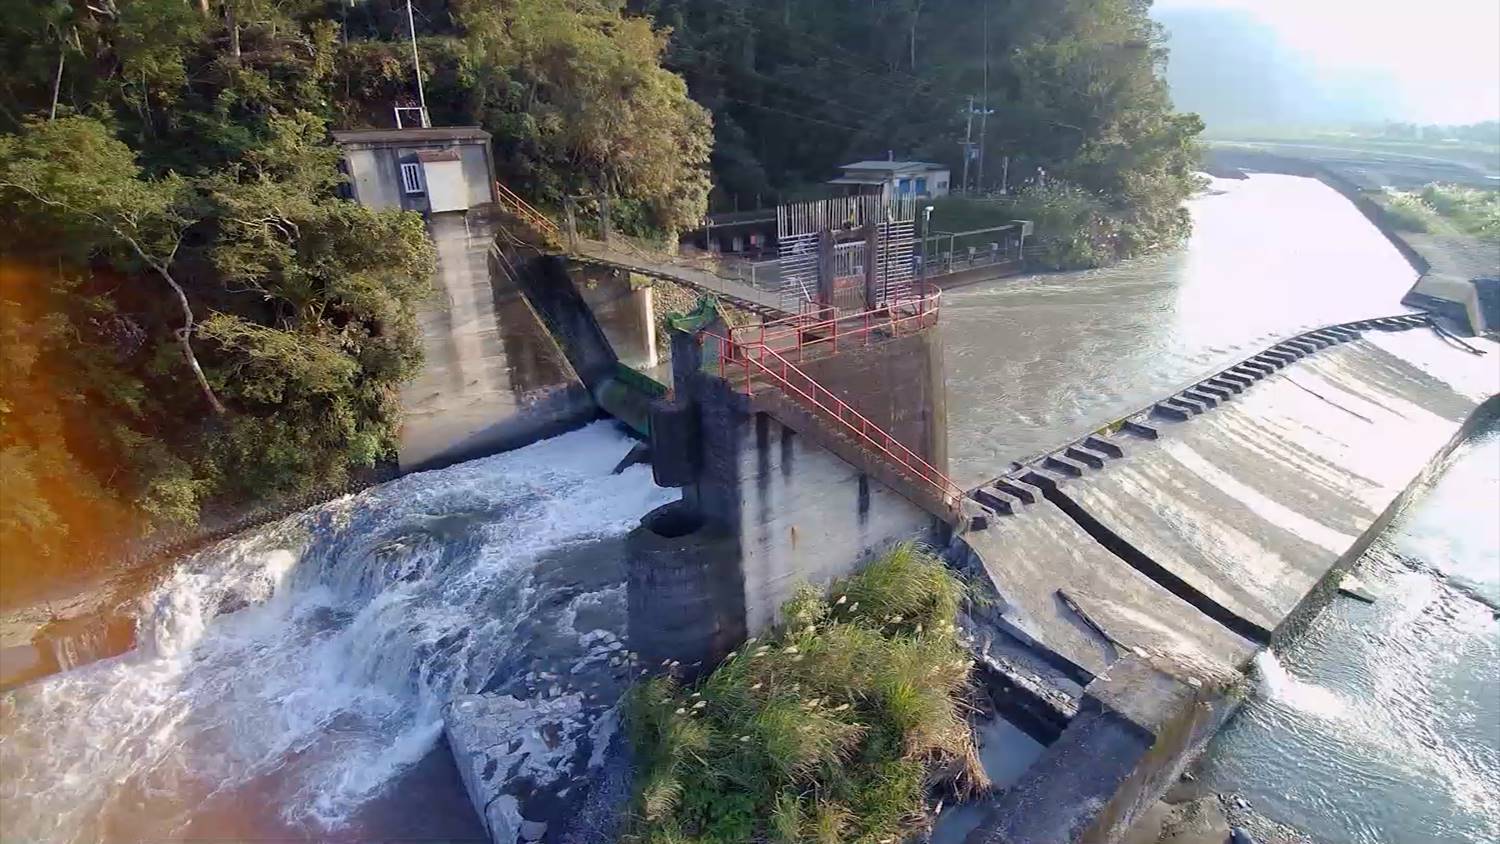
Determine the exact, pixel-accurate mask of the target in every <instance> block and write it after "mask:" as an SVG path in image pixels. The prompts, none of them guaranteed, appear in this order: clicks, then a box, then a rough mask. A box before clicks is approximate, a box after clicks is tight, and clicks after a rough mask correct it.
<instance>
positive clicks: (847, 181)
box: [828, 173, 886, 185]
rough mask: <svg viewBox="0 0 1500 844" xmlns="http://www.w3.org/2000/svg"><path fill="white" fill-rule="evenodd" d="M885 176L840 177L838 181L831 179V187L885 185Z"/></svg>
mask: <svg viewBox="0 0 1500 844" xmlns="http://www.w3.org/2000/svg"><path fill="white" fill-rule="evenodd" d="M885 178H886V177H885V176H883V175H876V174H874V173H871V174H869V175H867V176H840V177H838V178H837V179H829V180H828V184H830V185H883V184H885Z"/></svg>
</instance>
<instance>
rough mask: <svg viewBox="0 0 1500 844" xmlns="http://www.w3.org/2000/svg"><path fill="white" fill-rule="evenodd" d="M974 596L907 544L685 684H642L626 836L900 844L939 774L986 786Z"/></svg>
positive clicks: (791, 611)
mask: <svg viewBox="0 0 1500 844" xmlns="http://www.w3.org/2000/svg"><path fill="white" fill-rule="evenodd" d="M963 599H964V590H963V587H962V585H961V584H960V583H959V582H958V580H957V579H956V578H954V576H953V575H952V574H951V573H950V572H949V571H948V570H947V569H946V568H945V567H944V566H943V564H942V562H941V561H940V560H938V559H936V558H935V557H934V556H933V555H932V554H930V553H929V552H927V551H925V550H924V549H921V548H919V547H918V546H916V545H913V544H903V545H898V546H896V547H894V548H892V549H890V550H889V551H888V552H887V553H885V554H883V555H882V556H880V557H879V558H877V559H875V560H874V561H872V562H871V563H870V564H869V565H868V566H866V567H865V568H864V569H863V570H862V571H860V572H859V573H858V574H855V575H853V576H851V577H849V578H846V579H844V580H841V581H839V582H837V583H835V584H834V585H833V587H832V588H831V589H830V590H829V592H828V593H827V594H826V595H824V594H821V593H819V592H817V591H815V590H812V589H804V590H801V591H800V592H799V593H798V594H797V595H796V596H795V597H794V598H793V599H792V600H790V601H788V602H787V603H786V604H785V605H784V606H783V607H782V616H781V617H782V624H781V626H780V627H778V628H776V629H775V630H773V631H771V633H770V634H769V635H768V636H765V637H762V638H760V639H752V640H750V641H747V642H746V643H744V644H743V645H741V647H740V648H739V649H738V650H736V651H735V652H734V653H733V654H732V655H731V656H730V657H729V658H728V659H726V660H725V661H724V662H723V663H722V664H720V665H719V666H718V667H717V668H716V669H715V670H714V671H713V673H712V674H710V675H708V676H707V677H706V678H703V679H702V680H700V681H699V682H698V683H697V684H696V685H694V686H689V687H683V686H680V685H678V684H677V683H676V682H675V681H674V680H672V679H671V678H657V679H653V680H650V681H647V682H645V683H643V684H641V685H640V686H638V687H637V688H636V689H635V690H634V692H633V693H632V695H631V698H630V707H629V720H630V728H631V733H632V737H633V740H634V742H635V747H636V752H637V760H638V762H639V768H638V774H637V782H636V806H635V817H634V820H633V822H632V832H631V836H630V840H634V841H641V842H663V843H665V842H673V841H702V842H720V843H721V844H729V842H740V841H747V842H748V841H770V842H782V844H822V842H846V841H854V842H870V844H874V843H875V842H882V841H887V840H899V839H901V838H904V837H906V836H907V835H908V834H909V833H911V832H912V831H913V830H915V829H916V828H917V827H918V826H919V825H920V824H921V823H922V822H923V820H924V814H923V803H922V801H923V798H924V795H925V794H926V792H927V790H928V789H929V787H931V786H933V785H937V784H943V785H946V786H948V787H952V788H954V789H956V790H959V791H973V790H977V789H982V788H986V787H988V782H987V780H986V779H985V776H984V772H983V769H982V768H980V766H979V764H978V757H977V754H976V752H975V749H974V739H973V734H972V731H971V729H970V727H969V724H968V722H967V721H966V720H965V718H964V716H963V712H962V709H961V707H962V703H961V701H962V698H963V696H964V693H965V692H966V690H967V689H968V682H969V660H968V657H967V655H966V653H965V651H964V650H963V648H962V646H961V645H960V644H959V642H958V638H957V630H956V627H955V625H954V618H955V615H956V614H957V611H958V608H959V606H960V604H961V602H962V601H963Z"/></svg>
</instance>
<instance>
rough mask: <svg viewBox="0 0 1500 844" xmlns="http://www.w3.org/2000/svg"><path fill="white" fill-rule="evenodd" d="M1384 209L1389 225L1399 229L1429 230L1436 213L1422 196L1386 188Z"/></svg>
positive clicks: (1409, 230)
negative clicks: (1389, 220)
mask: <svg viewBox="0 0 1500 844" xmlns="http://www.w3.org/2000/svg"><path fill="white" fill-rule="evenodd" d="M1385 211H1386V214H1388V215H1389V216H1390V218H1391V225H1393V226H1394V227H1395V228H1397V229H1399V230H1401V231H1408V232H1425V231H1431V230H1432V225H1433V221H1434V218H1435V217H1436V216H1437V213H1436V212H1435V211H1433V210H1432V208H1431V207H1429V206H1428V205H1427V203H1425V202H1423V201H1422V198H1421V197H1420V196H1418V195H1416V194H1414V193H1407V192H1405V191H1398V190H1391V189H1389V188H1388V189H1386V191H1385Z"/></svg>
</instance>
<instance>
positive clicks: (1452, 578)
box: [1200, 428, 1500, 844]
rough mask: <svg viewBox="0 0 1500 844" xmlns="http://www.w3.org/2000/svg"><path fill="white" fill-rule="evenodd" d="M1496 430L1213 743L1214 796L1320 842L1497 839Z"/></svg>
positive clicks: (1461, 457)
mask: <svg viewBox="0 0 1500 844" xmlns="http://www.w3.org/2000/svg"><path fill="white" fill-rule="evenodd" d="M1496 502H1500V429H1496V428H1492V429H1490V430H1489V431H1488V432H1487V433H1486V434H1484V435H1482V436H1480V437H1478V438H1476V439H1475V440H1473V441H1471V442H1470V443H1469V444H1468V445H1467V446H1466V447H1464V448H1463V449H1462V450H1460V452H1459V453H1458V454H1457V455H1456V456H1455V457H1454V459H1453V460H1452V461H1451V463H1450V464H1449V466H1448V468H1447V470H1446V472H1445V473H1444V474H1443V475H1442V477H1441V478H1440V479H1439V480H1438V482H1437V484H1436V485H1435V486H1434V487H1433V488H1432V489H1431V490H1430V491H1428V492H1427V494H1426V495H1425V496H1424V497H1422V498H1421V499H1420V500H1419V501H1418V502H1417V503H1416V504H1415V505H1414V506H1412V507H1411V508H1410V509H1408V510H1407V512H1405V513H1404V514H1403V515H1402V517H1401V518H1400V519H1399V520H1398V521H1397V522H1396V523H1395V524H1393V525H1392V527H1391V528H1390V529H1388V530H1387V532H1386V533H1385V534H1384V535H1383V536H1382V537H1381V538H1380V539H1379V540H1377V542H1376V544H1375V545H1374V546H1372V547H1371V549H1370V551H1369V552H1368V553H1366V554H1365V556H1364V557H1363V558H1362V559H1361V560H1360V561H1359V562H1358V563H1357V564H1356V566H1355V568H1354V574H1355V576H1356V577H1357V578H1358V579H1359V580H1360V581H1361V583H1362V584H1363V585H1364V587H1365V588H1366V589H1367V590H1368V591H1369V592H1371V593H1373V594H1374V595H1375V597H1376V601H1375V603H1374V604H1372V605H1367V604H1364V603H1361V602H1359V601H1356V600H1352V599H1348V598H1340V599H1337V600H1335V602H1334V603H1333V604H1331V605H1330V606H1329V607H1327V608H1326V609H1325V610H1324V611H1323V612H1322V613H1321V614H1320V615H1319V616H1318V617H1317V619H1316V620H1315V621H1314V622H1313V623H1312V625H1311V626H1310V629H1309V630H1308V631H1307V632H1306V634H1305V635H1303V636H1302V637H1300V638H1299V639H1297V641H1296V642H1295V643H1294V644H1293V645H1292V646H1291V647H1290V648H1288V649H1287V650H1286V651H1285V652H1284V653H1281V654H1279V655H1274V656H1273V655H1272V654H1270V653H1269V652H1265V653H1262V655H1261V657H1260V658H1259V660H1258V661H1257V673H1258V675H1259V684H1258V688H1257V690H1256V692H1255V693H1254V694H1253V695H1252V697H1251V699H1250V700H1249V702H1248V703H1247V704H1246V706H1245V708H1244V709H1243V710H1242V711H1241V712H1240V713H1238V714H1237V715H1236V716H1235V718H1234V719H1233V720H1232V721H1231V722H1230V723H1229V725H1228V726H1227V727H1226V728H1225V729H1224V731H1223V732H1221V733H1220V734H1219V735H1218V736H1217V737H1216V738H1215V739H1214V740H1213V742H1212V743H1211V744H1210V746H1209V749H1208V752H1207V753H1206V754H1205V758H1204V759H1203V761H1202V763H1201V765H1200V774H1201V778H1202V779H1203V781H1204V782H1205V784H1206V785H1207V786H1208V787H1210V788H1214V789H1217V790H1221V791H1231V792H1235V793H1237V794H1240V795H1242V796H1243V797H1245V798H1246V799H1248V800H1249V801H1250V803H1251V805H1252V806H1254V807H1255V808H1256V810H1257V811H1259V812H1261V813H1263V814H1265V815H1268V816H1270V817H1272V818H1275V819H1276V820H1279V821H1281V822H1283V823H1288V824H1291V825H1292V826H1294V827H1296V828H1298V829H1300V830H1302V831H1303V832H1305V833H1306V834H1307V835H1309V836H1310V837H1311V838H1312V839H1313V840H1314V841H1318V842H1322V844H1394V842H1414V843H1415V842H1432V844H1483V842H1493V841H1497V840H1500V622H1497V620H1496V618H1495V613H1494V611H1493V610H1492V609H1491V606H1489V605H1486V604H1485V603H1482V602H1480V601H1476V600H1475V599H1474V598H1473V597H1471V595H1478V596H1480V597H1482V598H1484V599H1486V600H1487V601H1489V602H1490V603H1491V604H1493V605H1500V507H1497V506H1496Z"/></svg>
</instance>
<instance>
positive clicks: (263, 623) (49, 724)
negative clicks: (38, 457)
mask: <svg viewBox="0 0 1500 844" xmlns="http://www.w3.org/2000/svg"><path fill="white" fill-rule="evenodd" d="M630 446H631V441H630V440H628V439H627V438H625V437H624V436H622V435H620V434H619V433H617V432H616V431H615V430H614V429H613V428H612V427H610V426H609V425H607V424H605V423H599V424H595V425H593V426H590V427H588V428H585V429H583V430H580V431H575V432H573V433H569V434H565V435H563V436H560V437H557V438H554V439H551V440H547V441H544V442H541V443H537V444H536V445H533V446H531V447H529V448H525V449H521V450H519V451H515V452H510V453H508V454H503V455H499V456H496V457H492V458H487V459H483V460H476V461H473V462H469V463H465V464H461V465H458V466H454V467H451V468H448V469H443V470H439V471H434V472H427V473H423V474H419V475H412V476H408V477H405V478H401V479H399V480H397V481H394V482H391V483H389V484H385V485H382V486H380V487H376V488H373V489H370V490H366V491H364V492H362V493H360V494H357V495H353V496H347V497H344V498H341V499H338V500H335V501H331V502H329V503H327V504H324V505H321V506H318V507H314V508H310V509H309V510H306V511H303V512H302V513H299V514H296V515H294V516H292V517H289V518H287V519H284V520H282V521H280V522H277V523H275V524H272V525H268V526H266V527H263V528H260V529H256V530H252V531H248V532H246V533H243V534H240V535H239V536H236V537H234V538H232V539H230V540H227V541H224V542H222V543H219V544H217V545H216V546H214V547H212V548H209V549H207V550H205V551H203V552H201V553H199V554H197V555H194V556H193V557H191V558H188V559H186V560H184V561H183V562H181V563H180V564H178V565H177V567H176V568H175V569H174V570H173V571H172V572H171V574H170V575H169V576H168V577H167V578H166V579H165V581H164V582H162V583H161V584H160V585H159V586H158V587H157V588H155V589H154V590H153V591H152V592H151V593H150V594H149V595H147V596H145V598H144V599H143V601H142V605H141V610H140V615H139V620H138V632H139V641H140V646H139V647H138V648H137V650H135V651H133V652H131V653H129V654H126V655H125V656H123V657H119V658H116V659H112V660H107V661H104V662H100V663H95V664H93V665H89V666H85V667H83V668H80V669H77V670H75V671H71V672H68V673H66V674H61V675H58V676H55V677H52V678H49V679H47V680H45V681H42V682H40V683H37V684H33V685H31V686H28V687H25V688H23V689H20V690H18V691H16V692H14V693H12V694H10V695H7V696H5V697H4V698H0V769H3V770H4V772H5V775H4V777H3V780H0V817H4V819H5V837H6V840H16V841H38V842H40V841H95V840H106V839H107V840H115V839H120V838H130V839H134V840H139V839H143V838H152V839H160V838H168V837H182V836H187V835H198V834H205V833H207V834H216V833H218V832H220V831H221V830H223V829H226V828H227V829H230V830H236V829H238V830H241V831H248V830H254V831H260V832H265V831H267V830H273V831H282V832H284V833H285V834H286V835H295V836H299V837H314V838H316V837H322V836H324V835H332V834H335V833H336V832H337V831H338V830H339V829H340V828H341V827H343V826H344V825H345V824H346V823H347V822H348V821H349V819H350V818H351V816H353V815H354V814H355V813H356V812H357V811H358V810H359V809H360V807H361V806H362V805H364V804H365V803H366V802H367V801H369V800H370V799H371V798H372V797H374V796H376V795H378V794H379V793H380V792H381V790H382V789H383V787H385V786H386V785H387V784H389V783H390V782H391V781H392V779H393V777H396V776H398V775H399V774H400V773H401V772H402V771H404V770H406V769H407V768H409V766H411V765H412V764H413V763H415V762H417V760H420V759H422V758H423V757H424V756H426V754H428V753H429V751H430V750H431V749H432V748H433V746H434V744H435V742H436V741H437V740H438V738H439V736H440V733H441V712H440V710H441V706H442V704H443V703H444V702H445V701H447V700H448V699H449V698H450V697H451V696H453V695H455V694H459V693H463V692H474V691H479V690H480V689H481V688H483V687H484V686H485V684H486V683H490V682H493V681H495V680H496V679H497V678H499V679H504V675H507V674H514V673H516V660H517V659H519V658H520V655H519V650H520V648H521V647H522V646H521V644H520V643H519V642H518V641H516V638H517V637H516V632H517V630H518V629H520V627H521V625H524V624H526V623H528V621H529V620H531V619H533V618H534V617H536V616H537V615H538V614H539V613H542V612H547V613H551V614H555V615H557V616H560V617H563V618H564V619H568V620H571V619H573V618H576V617H577V609H578V607H579V606H580V604H581V603H587V602H589V601H594V602H597V601H600V600H615V601H621V600H623V599H622V598H621V595H620V592H621V591H622V590H620V589H619V588H618V586H615V587H614V588H609V589H596V590H594V591H592V592H590V591H587V590H578V589H575V590H571V591H569V592H568V593H567V594H564V595H557V594H545V592H546V589H547V587H545V586H539V585H538V581H537V577H538V574H539V570H540V568H541V566H540V565H539V563H541V562H542V561H544V559H545V558H546V556H547V555H548V554H555V553H557V552H558V551H559V550H567V549H570V548H572V549H575V550H577V549H580V548H581V549H583V550H585V551H586V550H587V549H586V546H587V545H588V543H598V542H601V541H602V540H607V539H610V538H618V537H619V536H621V535H623V534H624V533H625V532H627V531H629V530H630V529H631V528H633V527H634V526H635V525H636V524H638V522H639V519H640V517H641V516H642V515H644V514H645V513H646V512H647V511H649V510H651V509H652V508H654V507H657V506H659V505H661V504H663V503H666V502H667V501H668V500H670V499H671V498H673V497H675V494H674V493H673V492H671V491H669V490H664V489H661V488H658V487H656V486H655V485H654V484H653V483H652V480H651V472H650V469H649V467H645V466H635V467H632V468H630V469H628V470H626V471H625V472H624V473H622V474H620V475H611V474H610V470H611V469H612V468H613V467H614V465H615V463H616V462H617V461H618V460H619V459H620V458H621V457H622V456H623V455H624V454H625V453H626V452H627V451H628V450H629V448H630ZM585 556H586V554H585ZM601 596H602V597H601ZM567 623H571V622H570V621H569V622H567ZM574 632H576V633H579V634H582V633H586V632H588V631H587V630H580V631H574ZM215 815H218V816H237V815H262V816H269V817H268V819H256V820H250V821H244V822H234V821H227V820H225V817H216V818H215V819H213V820H205V818H206V817H210V816H215ZM241 820H243V819H241Z"/></svg>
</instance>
